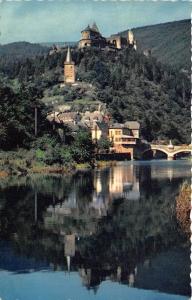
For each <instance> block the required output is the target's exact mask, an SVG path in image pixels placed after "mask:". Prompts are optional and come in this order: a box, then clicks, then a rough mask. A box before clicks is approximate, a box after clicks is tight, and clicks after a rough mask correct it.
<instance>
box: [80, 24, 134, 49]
mask: <svg viewBox="0 0 192 300" xmlns="http://www.w3.org/2000/svg"><path fill="white" fill-rule="evenodd" d="M78 47H79V49H82V48H86V47H97V48H107V47H108V48H111V49H123V48H126V47H132V48H134V49H135V50H136V49H137V45H136V40H135V38H134V35H133V32H132V31H131V30H129V31H128V34H127V38H124V37H122V36H121V35H120V34H113V35H111V36H110V37H108V38H105V37H103V36H102V34H101V33H100V31H99V29H98V27H97V25H96V23H93V25H92V26H89V25H88V26H87V27H86V28H85V29H84V30H82V31H81V39H80V41H79V44H78Z"/></svg>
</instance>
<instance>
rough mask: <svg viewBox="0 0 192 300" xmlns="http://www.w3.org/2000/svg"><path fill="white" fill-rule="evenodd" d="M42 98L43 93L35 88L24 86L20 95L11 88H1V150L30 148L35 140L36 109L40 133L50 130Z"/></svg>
mask: <svg viewBox="0 0 192 300" xmlns="http://www.w3.org/2000/svg"><path fill="white" fill-rule="evenodd" d="M40 97H41V93H40V92H39V91H38V90H37V89H36V88H35V87H33V86H27V87H26V86H22V87H21V88H20V90H19V92H18V93H15V92H14V91H13V90H12V89H11V88H9V87H3V86H1V87H0V128H1V130H0V147H1V148H3V149H14V148H16V147H29V143H30V142H31V141H32V140H33V139H34V138H35V136H34V135H35V122H34V114H35V107H36V108H37V118H38V131H39V133H40V134H41V133H42V132H44V131H46V130H47V129H48V128H49V123H48V122H46V111H45V109H44V105H43V104H42V103H41V102H40V101H39V98H40Z"/></svg>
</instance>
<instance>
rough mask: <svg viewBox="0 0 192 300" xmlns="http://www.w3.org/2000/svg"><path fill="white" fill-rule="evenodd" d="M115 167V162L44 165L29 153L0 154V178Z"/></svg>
mask: <svg viewBox="0 0 192 300" xmlns="http://www.w3.org/2000/svg"><path fill="white" fill-rule="evenodd" d="M114 165H116V162H115V161H96V160H94V161H92V162H91V163H76V162H75V161H74V162H70V163H66V164H65V165H60V164H52V165H49V164H46V163H44V162H42V161H39V160H38V159H35V158H34V156H33V155H32V153H31V151H26V150H23V151H22V152H21V151H18V152H13V151H11V152H0V178H4V177H7V176H12V175H18V176H20V175H27V174H68V173H70V174H71V173H73V172H75V171H78V170H88V169H93V168H99V169H100V168H105V167H110V166H114Z"/></svg>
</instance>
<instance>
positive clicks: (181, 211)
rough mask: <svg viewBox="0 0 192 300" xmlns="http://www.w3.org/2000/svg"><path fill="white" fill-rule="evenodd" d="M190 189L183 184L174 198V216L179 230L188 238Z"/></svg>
mask: <svg viewBox="0 0 192 300" xmlns="http://www.w3.org/2000/svg"><path fill="white" fill-rule="evenodd" d="M190 212H191V187H190V185H189V183H187V182H184V183H183V184H182V186H181V187H180V192H179V195H178V196H177V198H176V215H177V220H178V223H179V225H180V228H181V230H182V231H183V232H184V233H185V234H186V235H187V236H188V238H190V236H191V231H190V224H191V222H190Z"/></svg>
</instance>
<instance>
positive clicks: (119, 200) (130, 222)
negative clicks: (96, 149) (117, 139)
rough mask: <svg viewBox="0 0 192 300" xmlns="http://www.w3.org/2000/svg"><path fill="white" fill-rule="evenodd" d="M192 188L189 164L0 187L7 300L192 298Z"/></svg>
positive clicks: (0, 264) (0, 261)
mask: <svg viewBox="0 0 192 300" xmlns="http://www.w3.org/2000/svg"><path fill="white" fill-rule="evenodd" d="M190 179H191V162H190V161H182V160H178V161H163V160H159V161H158V160H157V161H155V160H153V161H143V162H142V161H140V162H139V161H138V162H137V161H135V162H122V163H121V162H119V163H118V164H117V165H116V166H114V167H108V168H104V169H100V170H93V171H80V172H77V173H76V174H73V175H65V176H48V175H47V176H42V175H41V176H40V175H32V176H28V177H9V178H5V179H2V180H0V299H1V300H92V299H93V300H152V299H153V300H160V299H162V300H184V299H189V295H190V277H189V274H190V256H189V255H190V249H189V244H188V242H187V241H186V238H185V236H184V234H183V233H182V231H181V230H180V228H179V226H178V224H177V220H176V214H175V198H176V195H177V194H178V191H179V187H180V185H181V184H182V183H183V182H184V181H188V182H190Z"/></svg>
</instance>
